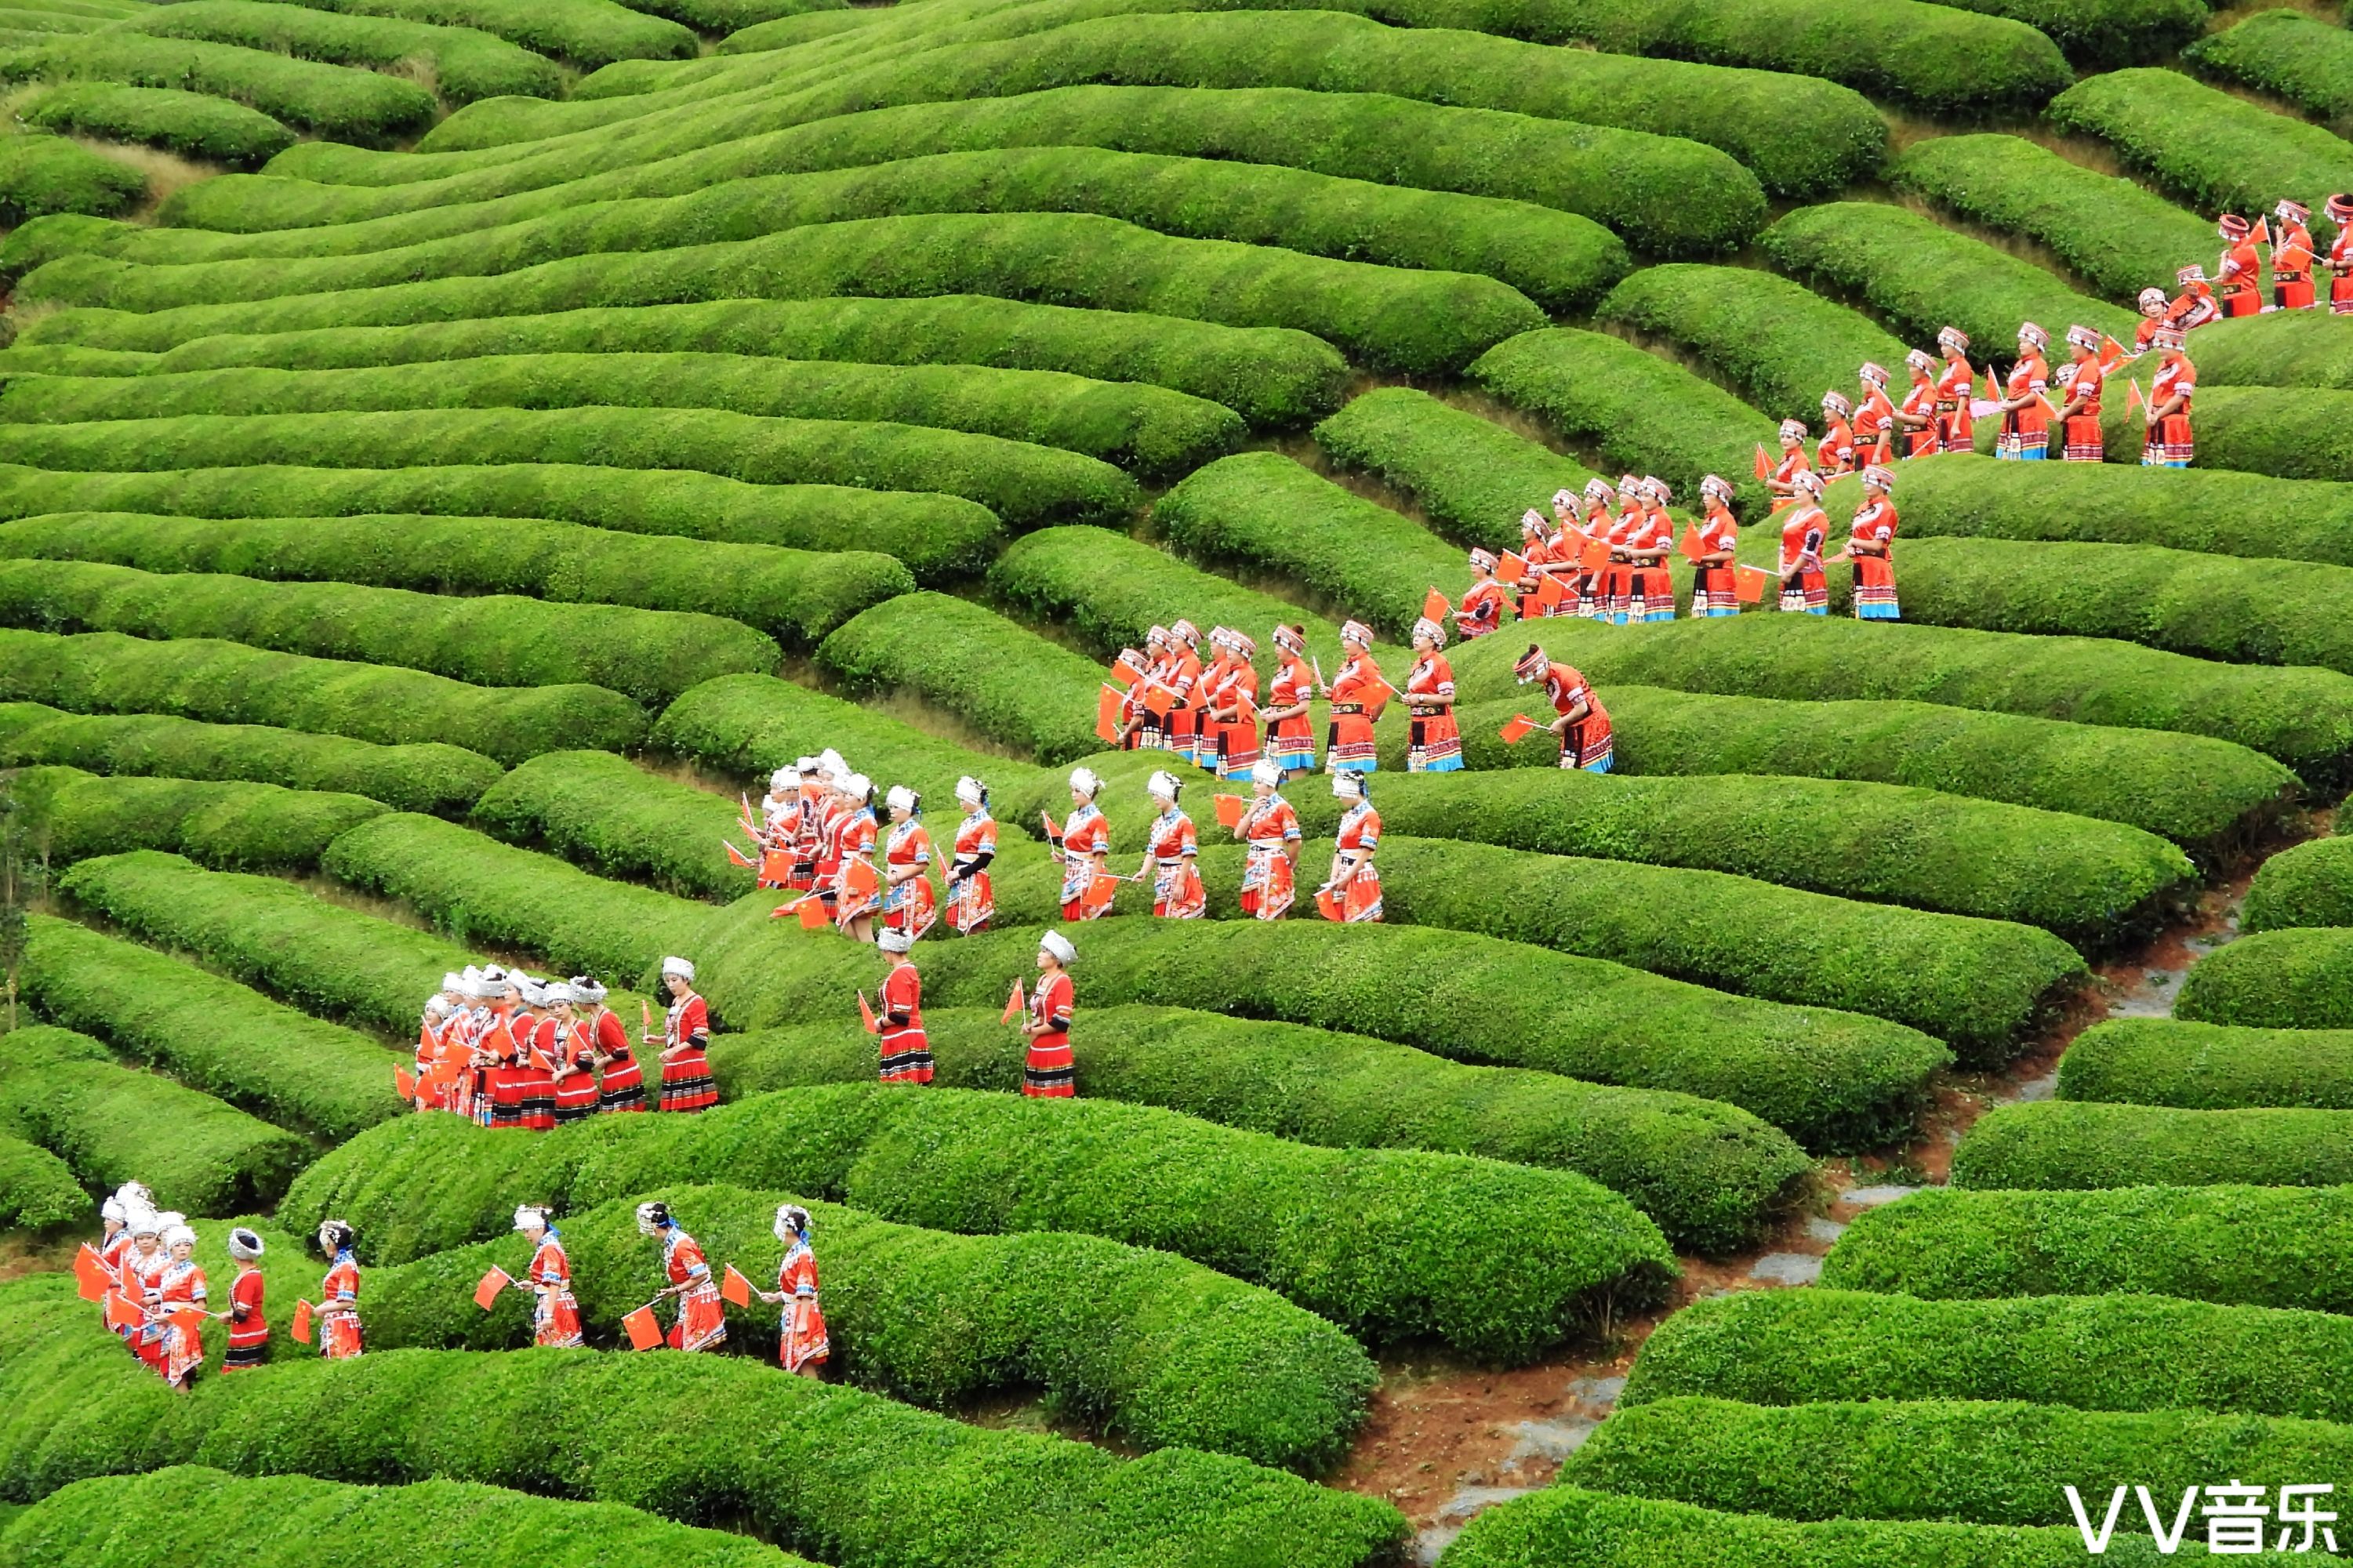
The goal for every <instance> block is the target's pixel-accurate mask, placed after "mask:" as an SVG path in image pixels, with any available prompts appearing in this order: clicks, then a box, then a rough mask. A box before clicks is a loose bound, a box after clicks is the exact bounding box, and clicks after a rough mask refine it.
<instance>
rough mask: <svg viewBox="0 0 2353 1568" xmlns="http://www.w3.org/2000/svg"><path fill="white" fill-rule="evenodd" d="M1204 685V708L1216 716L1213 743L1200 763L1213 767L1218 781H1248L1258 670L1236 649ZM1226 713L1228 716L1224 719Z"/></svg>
mask: <svg viewBox="0 0 2353 1568" xmlns="http://www.w3.org/2000/svg"><path fill="white" fill-rule="evenodd" d="M1207 684H1208V694H1207V702H1208V706H1209V707H1211V708H1214V709H1216V710H1218V711H1219V715H1220V717H1218V718H1216V719H1213V720H1211V721H1210V723H1211V725H1212V727H1213V728H1214V730H1215V731H1216V744H1215V749H1214V751H1213V752H1211V753H1210V755H1209V756H1208V757H1207V758H1205V759H1204V761H1205V762H1209V763H1215V764H1216V767H1217V773H1218V776H1219V778H1223V779H1240V778H1248V777H1249V776H1250V769H1251V768H1253V767H1255V766H1257V764H1258V720H1257V718H1256V717H1255V710H1256V708H1257V706H1258V671H1257V670H1255V669H1253V668H1250V660H1249V659H1248V658H1244V657H1243V655H1242V651H1241V650H1240V649H1239V648H1237V649H1234V650H1232V653H1231V657H1230V658H1228V659H1227V661H1226V663H1225V666H1224V668H1222V669H1221V670H1220V671H1219V674H1218V675H1217V676H1216V678H1215V679H1211V680H1209V681H1208V683H1207ZM1229 710H1230V711H1231V714H1232V716H1231V717H1230V718H1229V717H1224V716H1223V715H1225V714H1226V713H1227V712H1228V711H1229ZM1246 714H1247V715H1249V716H1245V715H1246Z"/></svg>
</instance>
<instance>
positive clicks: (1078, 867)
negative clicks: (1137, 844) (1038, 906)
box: [1047, 767, 1111, 921]
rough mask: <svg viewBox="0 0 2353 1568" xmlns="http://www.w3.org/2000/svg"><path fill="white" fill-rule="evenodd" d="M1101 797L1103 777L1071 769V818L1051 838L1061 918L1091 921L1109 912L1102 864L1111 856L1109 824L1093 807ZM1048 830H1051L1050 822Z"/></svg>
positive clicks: (1086, 769) (1092, 772)
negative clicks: (1058, 869) (1058, 864)
mask: <svg viewBox="0 0 2353 1568" xmlns="http://www.w3.org/2000/svg"><path fill="white" fill-rule="evenodd" d="M1101 794H1103V778H1102V775H1101V774H1099V773H1096V772H1095V771H1094V769H1092V768H1087V767H1079V768H1072V769H1071V815H1070V817H1069V819H1068V820H1066V821H1065V822H1064V823H1063V824H1062V831H1061V834H1060V837H1053V836H1051V834H1050V835H1049V838H1048V843H1049V844H1050V846H1051V848H1050V853H1051V854H1052V856H1053V858H1055V859H1057V860H1060V862H1061V863H1062V918H1063V919H1064V920H1066V921H1091V920H1097V919H1100V918H1101V917H1102V916H1103V915H1107V914H1109V913H1110V912H1111V900H1109V899H1107V898H1105V897H1103V894H1104V892H1106V891H1108V890H1109V889H1110V883H1109V882H1108V880H1107V879H1108V877H1109V875H1110V873H1109V872H1108V871H1106V870H1105V869H1104V864H1103V863H1104V862H1105V861H1106V860H1107V859H1108V858H1110V856H1111V824H1110V823H1109V822H1106V821H1105V820H1104V819H1103V812H1102V811H1101V810H1100V809H1099V808H1098V807H1097V806H1096V805H1095V797H1096V796H1097V795H1101ZM1047 826H1048V827H1049V829H1050V828H1051V827H1052V823H1051V822H1049V823H1048V824H1047Z"/></svg>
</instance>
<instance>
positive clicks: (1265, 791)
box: [1234, 763, 1300, 921]
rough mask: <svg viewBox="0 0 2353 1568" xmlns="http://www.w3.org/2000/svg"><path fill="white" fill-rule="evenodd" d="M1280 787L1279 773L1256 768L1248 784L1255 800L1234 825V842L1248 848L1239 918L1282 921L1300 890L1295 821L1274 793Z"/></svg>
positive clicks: (1264, 766) (1265, 767)
mask: <svg viewBox="0 0 2353 1568" xmlns="http://www.w3.org/2000/svg"><path fill="white" fill-rule="evenodd" d="M1280 784H1282V769H1280V768H1278V767H1276V766H1275V765H1274V764H1273V763H1260V764H1259V769H1258V772H1257V773H1256V774H1255V775H1254V776H1253V777H1252V778H1251V779H1250V788H1251V791H1252V793H1253V794H1254V795H1255V797H1256V798H1254V799H1253V800H1251V801H1250V804H1249V805H1247V806H1245V807H1244V808H1243V809H1242V816H1241V820H1240V821H1239V822H1237V823H1235V824H1234V837H1236V838H1239V839H1240V840H1241V841H1242V842H1243V843H1244V844H1245V845H1247V846H1248V847H1249V849H1248V853H1247V855H1246V856H1245V858H1243V861H1242V900H1241V902H1242V913H1243V914H1245V915H1248V916H1250V918H1251V919H1253V920H1261V921H1279V920H1281V919H1282V917H1283V913H1284V911H1286V910H1289V909H1290V908H1291V900H1292V897H1293V892H1294V890H1295V889H1297V888H1298V886H1299V875H1298V873H1299V846H1300V832H1299V816H1298V814H1297V813H1296V812H1294V811H1293V810H1292V809H1291V803H1290V802H1289V801H1287V800H1285V799H1283V798H1282V796H1281V795H1278V794H1276V793H1275V790H1276V787H1277V786H1278V785H1280Z"/></svg>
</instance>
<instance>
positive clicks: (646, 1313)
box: [621, 1301, 662, 1351]
mask: <svg viewBox="0 0 2353 1568" xmlns="http://www.w3.org/2000/svg"><path fill="white" fill-rule="evenodd" d="M621 1327H622V1328H623V1329H625V1330H627V1331H628V1335H629V1348H630V1349H631V1350H633V1351H649V1350H652V1349H654V1348H655V1347H657V1346H658V1345H659V1344H660V1343H661V1342H662V1331H661V1324H660V1322H659V1321H657V1320H656V1319H655V1317H654V1304H653V1303H652V1302H651V1301H649V1302H647V1303H646V1304H645V1305H644V1306H642V1307H640V1308H638V1310H636V1311H634V1312H631V1313H629V1314H628V1316H627V1317H625V1318H623V1319H622V1320H621Z"/></svg>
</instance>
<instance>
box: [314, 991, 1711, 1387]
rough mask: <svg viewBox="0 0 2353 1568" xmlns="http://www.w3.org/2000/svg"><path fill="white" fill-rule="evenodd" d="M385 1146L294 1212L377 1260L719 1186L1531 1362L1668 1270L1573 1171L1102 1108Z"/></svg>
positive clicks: (404, 1134)
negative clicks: (831, 1202)
mask: <svg viewBox="0 0 2353 1568" xmlns="http://www.w3.org/2000/svg"><path fill="white" fill-rule="evenodd" d="M868 956H869V958H870V960H871V956H872V955H871V954H869V955H868ZM869 972H870V973H872V972H873V971H872V970H871V967H870V971H869ZM426 1123H438V1124H439V1125H435V1126H430V1127H427V1126H426V1125H424V1124H426ZM621 1123H628V1124H630V1125H628V1126H622V1125H619V1124H621ZM385 1134H386V1135H385V1136H374V1135H371V1136H366V1137H363V1138H359V1139H354V1140H353V1141H352V1142H347V1143H345V1144H344V1145H343V1147H342V1148H340V1149H339V1150H337V1151H335V1152H334V1153H332V1154H331V1155H328V1156H327V1157H325V1158H324V1159H323V1160H322V1161H321V1162H320V1163H317V1164H314V1165H313V1166H311V1170H310V1173H309V1174H308V1175H307V1177H306V1178H305V1180H304V1181H303V1183H302V1184H301V1186H300V1187H299V1188H297V1189H295V1190H294V1191H293V1192H292V1193H290V1194H289V1195H288V1198H287V1210H286V1212H287V1213H289V1214H300V1215H312V1214H317V1215H326V1214H329V1213H333V1214H336V1215H342V1216H343V1217H345V1218H348V1219H349V1220H350V1221H351V1223H353V1225H355V1226H359V1227H360V1229H361V1232H362V1234H363V1235H372V1236H374V1237H375V1244H374V1245H375V1247H376V1248H377V1249H378V1250H377V1256H378V1257H379V1258H383V1257H389V1256H415V1255H416V1253H417V1251H418V1250H421V1249H435V1250H438V1246H439V1245H446V1244H448V1241H449V1240H452V1239H454V1240H456V1241H463V1240H465V1239H467V1238H468V1237H470V1236H472V1235H474V1234H478V1233H479V1232H480V1226H479V1224H478V1223H477V1222H476V1219H475V1215H477V1214H478V1213H479V1212H480V1210H481V1208H482V1205H485V1204H487V1203H489V1202H490V1201H491V1195H492V1194H495V1195H496V1199H497V1202H498V1203H499V1204H501V1205H509V1206H511V1205H512V1204H514V1203H515V1202H517V1201H520V1200H522V1198H524V1197H526V1196H536V1197H548V1196H549V1195H550V1194H553V1193H559V1192H560V1193H561V1194H563V1195H562V1200H561V1201H562V1202H563V1203H564V1205H565V1206H567V1207H572V1208H581V1207H586V1206H587V1205H590V1204H595V1203H602V1202H607V1201H610V1200H612V1199H614V1198H617V1197H622V1196H634V1195H635V1194H638V1192H639V1191H641V1190H642V1189H644V1188H646V1187H648V1186H651V1185H656V1184H660V1183H662V1182H694V1181H718V1180H725V1181H728V1182H733V1183H743V1184H754V1185H757V1186H761V1187H776V1188H781V1189H784V1190H786V1191H789V1192H797V1193H805V1194H809V1195H810V1196H814V1197H830V1198H834V1199H836V1200H837V1201H839V1202H843V1203H847V1204H849V1205H852V1206H854V1207H858V1208H862V1209H866V1210H869V1211H870V1212H871V1213H873V1214H875V1215H880V1216H881V1217H882V1218H884V1219H894V1220H899V1221H902V1222H903V1223H907V1224H912V1225H922V1226H930V1227H932V1228H934V1229H938V1230H953V1231H962V1232H965V1233H968V1234H987V1233H996V1232H1006V1231H1027V1230H1067V1231H1079V1232H1082V1233H1084V1234H1087V1235H1091V1236H1100V1237H1105V1238H1106V1239H1109V1240H1113V1241H1124V1242H1127V1243H1129V1244H1130V1245H1133V1246H1138V1247H1159V1248H1162V1249H1164V1250H1166V1251H1171V1252H1176V1253H1177V1254H1179V1255H1181V1256H1183V1257H1187V1258H1192V1259H1193V1260H1194V1261H1195V1262H1197V1263H1203V1264H1207V1265H1208V1267H1210V1268H1216V1269H1218V1270H1219V1271H1220V1272H1223V1273H1227V1274H1231V1275H1233V1276H1235V1277H1236V1278H1238V1279H1247V1280H1250V1282H1252V1283H1254V1284H1260V1285H1264V1286H1266V1287H1267V1288H1268V1289H1273V1290H1276V1291H1279V1292H1281V1293H1282V1295H1285V1296H1287V1297H1289V1298H1291V1299H1292V1300H1293V1301H1295V1302H1297V1303H1298V1304H1299V1305H1301V1306H1303V1307H1305V1308H1306V1309H1307V1310H1310V1311H1313V1312H1319V1313H1321V1314H1323V1315H1324V1316H1325V1317H1328V1318H1330V1319H1332V1320H1333V1321H1335V1322H1337V1323H1339V1324H1340V1325H1341V1326H1342V1327H1343V1328H1345V1329H1347V1330H1349V1331H1351V1332H1354V1333H1356V1334H1359V1335H1364V1336H1367V1337H1370V1338H1373V1339H1377V1340H1388V1339H1397V1338H1402V1337H1406V1336H1412V1335H1434V1336H1436V1337H1438V1338H1440V1339H1442V1340H1444V1341H1445V1342H1447V1343H1449V1344H1451V1345H1453V1346H1454V1347H1455V1348H1457V1349H1459V1350H1461V1351H1462V1352H1466V1353H1468V1354H1471V1355H1473V1356H1477V1357H1480V1358H1482V1359H1495V1360H1503V1361H1523V1360H1527V1359H1529V1358H1532V1357H1534V1356H1535V1355H1538V1354H1540V1353H1542V1352H1544V1351H1545V1350H1546V1348H1548V1347H1550V1346H1552V1345H1555V1344H1556V1343H1558V1342H1560V1341H1561V1340H1562V1339H1563V1338H1564V1337H1565V1336H1567V1335H1569V1334H1572V1333H1577V1332H1580V1331H1584V1330H1585V1329H1586V1328H1587V1326H1588V1320H1589V1319H1590V1318H1592V1317H1593V1316H1595V1315H1598V1314H1601V1313H1606V1312H1608V1311H1610V1310H1627V1309H1629V1308H1637V1309H1638V1308H1639V1307H1640V1306H1641V1305H1645V1304H1648V1303H1651V1302H1655V1301H1657V1300H1660V1299H1661V1298H1662V1296H1663V1295H1664V1294H1665V1291H1666V1289H1667V1287H1668V1283H1669V1281H1670V1279H1672V1276H1673V1274H1674V1270H1675V1264H1674V1256H1673V1254H1672V1252H1670V1251H1669V1250H1668V1248H1667V1244H1666V1241H1665V1239H1664V1238H1663V1237H1661V1236H1660V1234H1659V1231H1658V1228H1657V1226H1653V1225H1652V1224H1651V1222H1650V1221H1649V1220H1647V1219H1645V1218H1643V1217H1642V1215H1640V1214H1638V1213H1637V1212H1635V1210H1634V1209H1633V1208H1632V1206H1631V1205H1629V1204H1628V1203H1627V1202H1626V1201H1625V1200H1624V1199H1623V1198H1621V1197H1619V1196H1618V1195H1617V1194H1613V1193H1610V1192H1609V1191H1608V1190H1606V1189H1605V1188H1603V1187H1601V1186H1599V1184H1596V1183H1594V1182H1591V1181H1589V1180H1588V1179H1587V1178H1585V1177H1583V1176H1579V1175H1577V1174H1574V1173H1570V1172H1567V1171H1543V1170H1537V1169H1535V1168H1533V1167H1530V1166H1524V1165H1507V1164H1504V1163H1501V1162H1499V1161H1493V1160H1481V1159H1474V1158H1472V1157H1470V1156H1467V1155H1460V1154H1432V1153H1423V1152H1412V1151H1405V1150H1394V1149H1375V1150H1353V1151H1344V1150H1333V1149H1315V1148H1310V1147H1308V1146H1306V1145H1303V1144H1298V1143H1289V1142H1283V1141H1282V1140H1281V1139H1278V1138H1269V1137H1266V1136H1264V1135H1263V1134H1261V1133H1256V1132H1242V1131H1233V1130H1231V1129H1228V1128H1223V1127H1217V1126H1213V1125H1211V1124H1210V1123H1208V1122H1206V1121H1196V1120H1195V1119H1193V1118H1192V1117H1189V1116H1180V1115H1177V1114H1176V1113H1175V1112H1173V1111H1166V1110H1155V1109H1152V1108H1150V1107H1146V1106H1136V1105H1122V1104H1119V1103H1117V1102H1114V1101H1112V1100H1078V1101H1076V1102H1075V1103H1070V1102H1059V1103H1056V1104H1052V1105H1046V1104H1043V1103H1042V1102H1040V1101H1038V1100H1027V1099H1024V1098H1022V1097H1021V1096H1018V1095H1009V1094H977V1093H970V1092H967V1091H965V1090H961V1089H936V1088H935V1089H932V1090H931V1091H930V1092H928V1093H923V1094H908V1093H906V1092H904V1090H903V1089H901V1088H900V1087H899V1086H896V1085H890V1084H880V1083H861V1084H824V1085H813V1086H809V1087H806V1088H802V1089H795V1090H794V1091H793V1092H791V1093H789V1094H764V1095H760V1096H757V1097H756V1098H754V1099H751V1100H738V1101H736V1102H735V1103H733V1104H732V1105H725V1106H722V1107H720V1108H718V1109H717V1110H709V1111H705V1112H704V1113H703V1114H702V1115H701V1116H696V1117H691V1118H687V1117H679V1118H671V1117H605V1118H600V1119H597V1120H596V1121H592V1122H589V1123H586V1124H585V1125H581V1126H575V1127H569V1128H564V1129H560V1130H559V1131H555V1132H553V1133H549V1134H546V1135H544V1136H542V1137H539V1138H535V1139H533V1140H530V1141H529V1142H532V1143H534V1144H536V1145H538V1148H537V1149H536V1150H534V1151H533V1152H532V1157H531V1158H530V1159H529V1161H528V1162H527V1163H524V1164H522V1165H521V1166H518V1165H517V1164H516V1163H514V1161H513V1159H512V1156H510V1155H508V1154H506V1153H505V1152H504V1151H505V1150H506V1149H509V1148H512V1146H513V1144H514V1142H516V1141H515V1140H512V1139H507V1140H500V1141H497V1142H493V1137H492V1134H491V1132H490V1131H487V1130H484V1129H480V1128H477V1127H474V1126H472V1125H470V1124H469V1123H466V1122H462V1121H459V1120H457V1119H455V1118H444V1117H417V1118H415V1119H413V1121H411V1122H410V1123H408V1124H406V1125H403V1126H401V1127H397V1128H388V1129H385ZM483 1148H487V1149H489V1150H490V1151H491V1158H492V1160H493V1164H492V1165H491V1167H490V1168H489V1169H488V1170H487V1171H486V1172H485V1173H482V1174H478V1175H476V1176H475V1177H474V1178H473V1179H472V1180H471V1181H470V1182H469V1183H467V1184H465V1185H463V1186H462V1187H460V1188H459V1191H458V1192H456V1193H453V1194H451V1201H450V1202H449V1203H448V1204H446V1205H433V1207H432V1210H431V1211H430V1212H426V1211H423V1210H420V1209H419V1208H418V1207H417V1205H415V1204H414V1203H408V1204H406V1205H404V1204H401V1203H399V1202H398V1201H396V1200H394V1199H393V1194H392V1188H391V1187H390V1186H389V1185H388V1184H387V1183H388V1181H389V1180H391V1179H393V1173H394V1172H395V1171H396V1170H398V1171H401V1172H406V1173H407V1178H406V1179H408V1180H409V1181H411V1182H415V1181H417V1180H420V1179H427V1178H426V1177H425V1173H427V1172H429V1171H433V1170H442V1171H448V1170H451V1169H453V1168H457V1165H458V1164H459V1163H462V1162H463V1161H464V1160H465V1159H466V1155H465V1154H464V1153H463V1151H465V1150H469V1149H483ZM1239 1193H1247V1194H1250V1197H1249V1201H1247V1202H1236V1201H1235V1194H1239ZM403 1208H405V1209H406V1210H407V1211H408V1212H406V1213H405V1214H399V1215H396V1213H395V1212H393V1211H395V1210H396V1209H403ZM387 1249H389V1250H387ZM648 1261H649V1265H650V1263H651V1261H652V1260H651V1259H650V1258H649V1260H648ZM649 1272H650V1268H649ZM638 1300H643V1298H642V1297H640V1298H638ZM632 1304H633V1305H634V1303H632Z"/></svg>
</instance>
